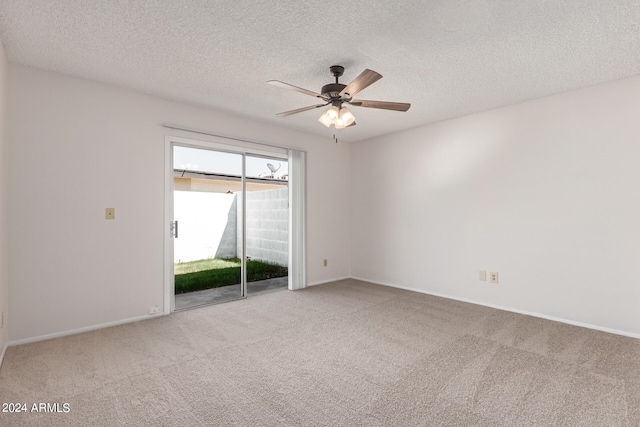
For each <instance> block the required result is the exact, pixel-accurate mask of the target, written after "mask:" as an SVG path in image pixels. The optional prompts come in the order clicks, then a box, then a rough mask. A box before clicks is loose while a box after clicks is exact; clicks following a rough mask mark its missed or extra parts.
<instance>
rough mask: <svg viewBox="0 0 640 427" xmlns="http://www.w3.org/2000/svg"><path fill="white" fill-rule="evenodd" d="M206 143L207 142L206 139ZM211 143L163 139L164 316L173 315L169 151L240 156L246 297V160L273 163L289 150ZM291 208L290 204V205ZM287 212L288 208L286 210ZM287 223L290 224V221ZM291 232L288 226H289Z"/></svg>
mask: <svg viewBox="0 0 640 427" xmlns="http://www.w3.org/2000/svg"><path fill="white" fill-rule="evenodd" d="M207 139H209V138H207ZM211 139H213V141H208V140H200V139H191V138H184V137H177V136H169V135H167V136H165V189H164V194H165V221H164V224H165V227H166V228H165V233H164V311H163V312H164V314H170V313H172V312H173V311H175V276H174V242H173V241H174V237H173V234H172V232H171V229H170V224H171V222H172V221H174V211H173V191H174V183H173V182H174V181H173V178H174V173H173V147H175V146H179V147H187V148H195V149H201V150H211V151H220V152H224V153H231V154H239V155H241V156H242V233H241V234H242V245H241V246H242V256H241V263H242V270H241V271H242V274H241V276H242V277H241V296H240V298H246V297H247V279H246V276H247V275H246V267H247V264H246V259H247V257H246V256H245V255H246V254H245V251H246V243H247V228H246V216H247V212H246V208H245V206H246V200H247V199H246V197H247V196H246V191H245V190H246V176H245V175H246V156H247V155H254V156H264V157H269V158H275V159H283V160H288V159H289V150H287V149H285V148H277V147H270V148H267V149H260V148H250V147H245V146H238V145H232V144H229V143H228V142H226V141H225V140H224V139H223V138H219V137H213V138H211ZM290 204H291V202H290ZM289 209H291V207H290V208H289ZM290 221H291V220H290ZM289 229H291V223H290V224H289ZM289 259H291V247H289Z"/></svg>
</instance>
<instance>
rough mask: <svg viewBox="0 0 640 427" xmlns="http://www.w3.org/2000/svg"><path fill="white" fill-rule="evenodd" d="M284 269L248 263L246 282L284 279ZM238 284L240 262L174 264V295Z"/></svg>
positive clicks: (210, 260) (270, 265) (211, 261)
mask: <svg viewBox="0 0 640 427" xmlns="http://www.w3.org/2000/svg"><path fill="white" fill-rule="evenodd" d="M287 274H288V271H287V267H282V266H280V265H274V264H269V263H266V262H262V261H255V260H249V261H247V281H248V282H255V281H258V280H266V279H273V278H275V277H286V276H287ZM239 283H240V260H239V259H237V258H235V259H217V258H215V259H205V260H198V261H191V262H181V263H176V264H175V287H176V289H175V293H176V294H183V293H187V292H194V291H202V290H205V289H212V288H219V287H221V286H227V285H236V284H239Z"/></svg>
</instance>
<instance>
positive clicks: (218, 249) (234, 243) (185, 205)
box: [168, 142, 290, 310]
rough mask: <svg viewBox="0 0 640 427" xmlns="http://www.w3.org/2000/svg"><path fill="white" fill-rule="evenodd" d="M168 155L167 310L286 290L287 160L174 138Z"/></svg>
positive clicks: (287, 262)
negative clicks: (193, 143)
mask: <svg viewBox="0 0 640 427" xmlns="http://www.w3.org/2000/svg"><path fill="white" fill-rule="evenodd" d="M170 158H171V160H170V167H171V178H170V181H168V196H170V197H169V199H170V200H169V201H168V203H169V205H168V208H169V211H170V217H171V219H170V229H171V238H170V243H171V246H172V251H170V252H171V253H170V254H168V256H170V257H171V266H170V267H171V268H170V269H169V270H170V272H169V275H170V277H171V278H172V286H171V289H172V291H171V294H170V298H171V307H172V309H174V310H182V309H186V308H192V307H197V306H202V305H207V304H216V303H220V302H225V301H231V300H235V299H239V298H244V297H246V296H247V295H251V294H256V293H259V292H263V291H269V290H275V289H284V288H287V286H288V277H287V276H288V267H289V265H288V264H289V229H290V224H289V217H290V215H289V181H288V179H289V162H288V158H287V157H285V156H281V157H275V156H269V155H267V154H254V153H251V154H248V153H246V152H234V151H233V147H230V148H229V151H225V150H224V149H218V148H217V146H216V147H215V148H210V147H207V146H206V145H205V144H203V145H202V146H200V145H190V144H182V143H180V142H172V143H171V144H170Z"/></svg>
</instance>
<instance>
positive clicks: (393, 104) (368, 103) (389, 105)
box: [350, 99, 411, 111]
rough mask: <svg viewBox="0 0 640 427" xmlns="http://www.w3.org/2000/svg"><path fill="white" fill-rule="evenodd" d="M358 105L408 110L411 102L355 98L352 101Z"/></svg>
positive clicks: (352, 103)
mask: <svg viewBox="0 0 640 427" xmlns="http://www.w3.org/2000/svg"><path fill="white" fill-rule="evenodd" d="M350 104H351V105H355V106H356V107H367V108H380V109H382V110H395V111H407V110H408V109H409V107H411V104H407V103H406V102H386V101H367V100H364V99H354V100H353V101H351V102H350Z"/></svg>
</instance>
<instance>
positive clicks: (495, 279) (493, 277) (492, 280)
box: [490, 271, 498, 283]
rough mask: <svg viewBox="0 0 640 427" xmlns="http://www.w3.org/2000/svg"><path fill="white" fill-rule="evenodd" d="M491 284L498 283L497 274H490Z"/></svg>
mask: <svg viewBox="0 0 640 427" xmlns="http://www.w3.org/2000/svg"><path fill="white" fill-rule="evenodd" d="M490 278H491V283H498V273H496V272H494V271H492V272H491V273H490Z"/></svg>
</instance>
